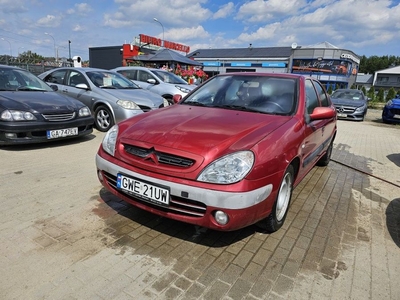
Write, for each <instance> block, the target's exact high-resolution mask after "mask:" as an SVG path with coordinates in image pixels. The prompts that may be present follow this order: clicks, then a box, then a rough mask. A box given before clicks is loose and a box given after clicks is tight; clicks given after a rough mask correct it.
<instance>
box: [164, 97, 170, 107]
mask: <svg viewBox="0 0 400 300" xmlns="http://www.w3.org/2000/svg"><path fill="white" fill-rule="evenodd" d="M163 103H164V107H167V106H169V101H168V100H167V99H165V98H163Z"/></svg>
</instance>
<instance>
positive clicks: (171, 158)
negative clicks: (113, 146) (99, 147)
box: [124, 144, 194, 168]
mask: <svg viewBox="0 0 400 300" xmlns="http://www.w3.org/2000/svg"><path fill="white" fill-rule="evenodd" d="M124 149H125V151H126V152H127V153H129V154H132V155H134V156H138V157H141V158H144V159H145V158H146V157H149V156H150V155H154V156H155V158H157V160H158V163H160V164H165V165H172V166H177V167H182V168H188V167H190V166H192V165H193V164H194V161H193V160H192V159H188V158H184V157H180V156H176V155H171V154H167V153H163V152H159V151H156V150H154V148H150V149H146V148H141V147H137V146H132V145H126V144H125V145H124Z"/></svg>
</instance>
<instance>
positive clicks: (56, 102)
mask: <svg viewBox="0 0 400 300" xmlns="http://www.w3.org/2000/svg"><path fill="white" fill-rule="evenodd" d="M83 106H84V105H83V104H82V103H81V102H79V101H76V100H75V99H72V98H69V97H67V96H64V95H60V94H58V93H56V92H39V91H19V92H16V91H9V92H8V91H5V92H1V94H0V107H1V108H3V109H15V110H25V111H32V110H34V111H37V112H39V113H48V112H54V111H57V112H59V113H62V112H71V111H75V110H77V109H79V108H80V107H83Z"/></svg>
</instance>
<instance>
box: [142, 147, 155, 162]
mask: <svg viewBox="0 0 400 300" xmlns="http://www.w3.org/2000/svg"><path fill="white" fill-rule="evenodd" d="M144 160H146V161H148V160H150V161H152V162H154V163H156V164H158V156H157V154H156V151H155V150H154V148H151V149H150V150H149V152H148V153H147V155H146V156H145V158H144Z"/></svg>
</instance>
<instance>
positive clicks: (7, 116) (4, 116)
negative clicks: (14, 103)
mask: <svg viewBox="0 0 400 300" xmlns="http://www.w3.org/2000/svg"><path fill="white" fill-rule="evenodd" d="M0 119H1V120H3V121H36V120H37V119H36V117H35V115H34V114H32V113H31V112H29V111H21V110H5V111H3V112H2V113H1V115H0Z"/></svg>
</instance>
